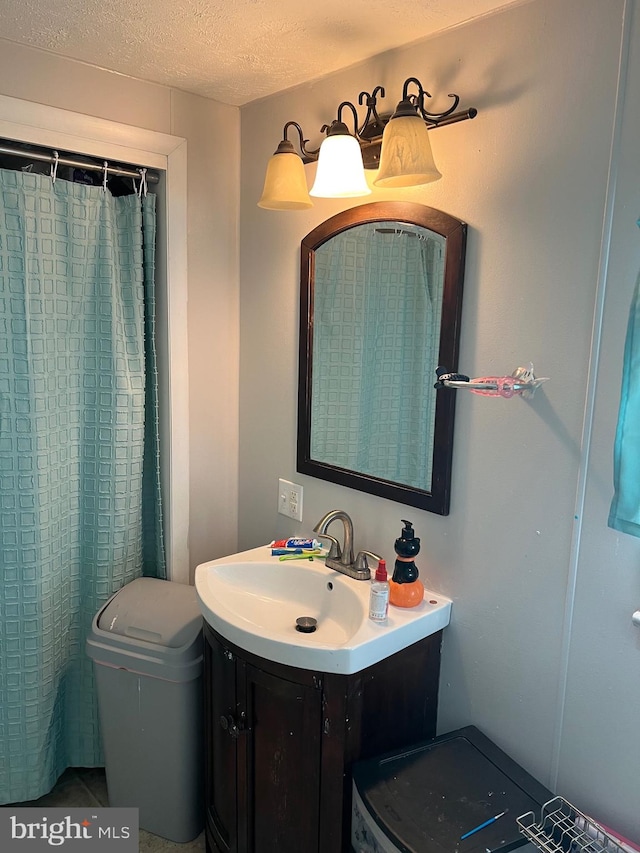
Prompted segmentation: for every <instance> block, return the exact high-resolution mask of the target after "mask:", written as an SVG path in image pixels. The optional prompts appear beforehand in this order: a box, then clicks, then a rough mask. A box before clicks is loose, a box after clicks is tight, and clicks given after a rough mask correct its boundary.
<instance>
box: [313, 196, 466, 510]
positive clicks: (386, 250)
mask: <svg viewBox="0 0 640 853" xmlns="http://www.w3.org/2000/svg"><path fill="white" fill-rule="evenodd" d="M465 245H466V225H465V223H464V222H461V221H460V220H458V219H455V218H454V217H452V216H449V215H448V214H446V213H442V212H441V211H439V210H435V209H433V208H430V207H425V206H424V205H421V204H413V203H405V202H374V203H372V204H364V205H361V206H359V207H355V208H352V209H350V210H345V211H343V212H342V213H339V214H337V215H336V216H333V217H331V218H330V219H328V220H327V221H326V222H323V223H322V224H321V225H319V226H318V227H317V228H315V229H314V230H313V231H311V232H310V233H309V234H307V236H306V237H305V238H304V239H303V240H302V245H301V266H300V359H299V384H298V454H297V470H298V471H299V472H301V473H303V474H309V475H311V476H313V477H319V478H321V479H323V480H329V481H331V482H334V483H339V484H340V485H343V486H348V487H350V488H353V489H359V490H360V491H364V492H368V493H370V494H373V495H378V496H380V497H384V498H388V499H390V500H395V501H399V502H400V503H403V504H407V505H409V506H415V507H419V508H421V509H425V510H428V511H430V512H435V513H438V514H440V515H447V514H448V512H449V497H450V488H451V461H452V455H453V423H454V413H455V392H454V391H452V390H450V389H443V390H441V391H438V392H436V391H435V389H434V387H433V386H434V383H435V381H436V368H437V367H438V365H444V366H446V367H447V369H448V370H450V371H453V372H455V371H456V370H457V366H458V350H459V330H460V316H461V310H462V285H463V277H464V255H465Z"/></svg>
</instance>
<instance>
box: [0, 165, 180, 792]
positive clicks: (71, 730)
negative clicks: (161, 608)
mask: <svg viewBox="0 0 640 853" xmlns="http://www.w3.org/2000/svg"><path fill="white" fill-rule="evenodd" d="M154 245H155V196H153V195H151V194H149V195H148V196H146V197H144V198H139V197H138V195H136V194H133V195H128V196H122V197H119V198H114V197H113V196H111V194H110V193H109V192H108V191H104V190H103V189H102V187H101V186H98V187H94V186H85V185H82V184H78V183H71V182H67V181H63V180H57V181H55V182H53V181H52V180H51V179H50V178H49V177H47V176H43V175H37V174H30V173H22V172H14V171H6V170H0V803H16V802H23V801H26V800H31V799H35V798H37V797H39V796H41V795H42V794H44V793H46V792H47V791H49V790H50V789H51V788H52V787H53V785H54V784H55V782H56V779H57V778H58V776H59V775H60V774H61V773H62V772H63V771H64V770H65V769H66V768H67V767H69V766H88V767H91V766H99V765H100V764H101V763H102V755H101V748H100V739H99V730H98V717H97V709H96V701H95V696H94V685H93V672H92V664H91V661H90V660H89V659H88V658H87V656H86V654H85V648H84V643H85V638H86V636H87V633H88V631H89V630H90V627H91V620H92V618H93V616H94V614H95V613H96V611H97V610H98V608H99V607H100V605H101V603H102V602H104V601H105V600H106V599H107V598H108V597H109V596H110V595H111V594H112V593H113V592H115V591H116V590H118V589H119V588H120V587H122V586H123V585H124V584H126V583H128V582H129V581H131V580H133V579H134V578H135V577H137V576H140V575H141V574H148V575H155V576H158V577H164V576H165V562H164V547H163V538H162V522H161V502H160V484H159V445H158V433H157V427H158V408H157V373H156V363H155V348H154V340H153V332H154V313H155V308H154V306H155V297H154Z"/></svg>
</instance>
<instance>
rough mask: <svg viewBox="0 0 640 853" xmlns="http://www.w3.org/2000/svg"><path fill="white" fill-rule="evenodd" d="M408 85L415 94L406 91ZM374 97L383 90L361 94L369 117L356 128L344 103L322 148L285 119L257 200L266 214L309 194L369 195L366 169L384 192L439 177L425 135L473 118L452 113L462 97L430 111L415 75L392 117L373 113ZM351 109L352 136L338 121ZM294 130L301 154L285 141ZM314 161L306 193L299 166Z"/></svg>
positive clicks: (299, 204)
mask: <svg viewBox="0 0 640 853" xmlns="http://www.w3.org/2000/svg"><path fill="white" fill-rule="evenodd" d="M410 87H414V88H415V89H416V90H417V91H415V92H410V91H409V89H410ZM378 96H379V97H381V98H384V97H385V91H384V89H383V87H382V86H376V87H375V89H374V90H373V93H372V94H369V93H368V92H361V93H360V95H359V97H358V103H359V104H360V105H366V107H367V114H366V116H365V119H364V121H363V122H362V124H361V125H360V126H358V112H357V110H356V107H355V106H354V105H353V104H352V103H351V102H350V101H343V102H342V103H341V104H340V106H339V107H338V110H337V118H336V119H335V120H334V121H332V123H331V124H330V125H326V124H325V125H323V126H322V128H321V130H320V132H321V133H325V134H326V138H325V139H324V140H323V142H322V144H321V146H320V147H319V148H316V149H309V148H308V147H307V143H308V142H309V140H308V139H305V138H304V133H303V131H302V128H301V127H300V125H299V124H298V123H297V122H295V121H288V122H287V123H286V124H285V126H284V131H283V139H282V141H281V142H280V144H279V145H278V148H277V149H276V151H275V153H274V154H273V156H272V157H271V159H270V160H269V163H268V165H267V173H266V176H265V182H264V189H263V191H262V196H261V198H260V201H259V202H258V206H259V207H264V208H267V209H268V210H301V209H304V208H308V207H311V205H312V201H311V199H310V197H309V196H310V195H311V196H316V197H321V198H353V197H357V196H364V195H369V193H370V192H371V189H370V188H369V185H368V184H367V180H366V178H365V174H364V169H379V173H378V176H377V178H376V179H375V180H374V181H373V183H374V185H375V186H377V187H382V188H397V187H413V186H420V185H421V184H427V183H430V182H431V181H437V180H438V179H439V178H440V177H442V176H441V174H440V172H439V171H438V168H437V166H436V164H435V162H434V160H433V154H432V152H431V143H430V141H429V134H428V131H429V130H432V129H433V128H435V127H441V126H443V125H446V124H454V123H455V122H459V121H465V120H466V119H470V118H475V116H476V115H477V112H478V111H477V110H476V109H475V107H470V108H469V109H466V110H461V111H459V112H456V110H457V108H458V104H459V103H460V98H459V96H458V95H449V97H450V98H452V99H453V103H452V104H451V105H450V107H449V109H447V110H445V111H444V112H441V113H432V112H429V111H428V110H427V109H426V107H425V98H430V97H431V95H430V94H429V93H428V92H427V91H425V89H424V88H423V86H422V84H421V83H420V81H419V80H418V79H417V78H416V77H409V78H408V79H407V80H405V82H404V85H403V89H402V100H401V101H400V102H399V103H398V106H397V107H396V110H395V112H394V113H393V114H391V113H382V114H379V113H378V111H377V104H378ZM347 107H348V108H349V109H350V110H351V111H352V113H353V120H354V127H353V132H351V131H350V130H349V128H348V127H347V125H346V124H345V122H343V120H342V112H343V110H344V109H345V108H347ZM292 127H293V128H295V129H296V131H297V133H298V136H299V148H300V153H298V152H297V151H296V149H295V146H294V145H293V143H292V142H291V141H290V140H289V139H288V136H287V134H288V131H289V129H290V128H292ZM316 160H317V161H318V169H317V173H316V180H315V182H314V185H313V188H312V189H311V192H310V193H309V192H308V191H307V184H306V179H305V177H304V168H303V164H305V163H312V162H314V161H316Z"/></svg>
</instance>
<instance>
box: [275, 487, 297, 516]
mask: <svg viewBox="0 0 640 853" xmlns="http://www.w3.org/2000/svg"><path fill="white" fill-rule="evenodd" d="M278 512H279V513H280V515H286V516H287V517H288V518H293V519H295V520H296V521H302V486H298V485H297V484H296V483H290V482H289V480H278Z"/></svg>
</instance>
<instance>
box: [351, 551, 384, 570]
mask: <svg viewBox="0 0 640 853" xmlns="http://www.w3.org/2000/svg"><path fill="white" fill-rule="evenodd" d="M367 557H370V558H371V559H372V560H375V561H376V562H377V563H379V562H380V560H381V559H382V557H379V556H378V555H377V554H374V553H373V551H358V555H357V557H356V561H355V563H354V565H353V567H354V569H358V570H360V569H368V568H369V563H368V561H367Z"/></svg>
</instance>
